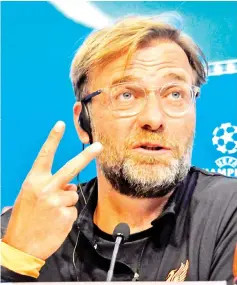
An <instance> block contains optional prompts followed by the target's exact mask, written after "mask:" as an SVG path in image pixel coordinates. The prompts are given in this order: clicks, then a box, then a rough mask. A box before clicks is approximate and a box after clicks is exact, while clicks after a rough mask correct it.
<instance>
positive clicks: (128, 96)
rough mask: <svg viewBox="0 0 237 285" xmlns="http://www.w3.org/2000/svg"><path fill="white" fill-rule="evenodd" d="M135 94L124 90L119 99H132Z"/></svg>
mask: <svg viewBox="0 0 237 285" xmlns="http://www.w3.org/2000/svg"><path fill="white" fill-rule="evenodd" d="M132 97H133V94H132V93H131V92H124V93H122V94H120V96H119V99H120V100H130V99H132Z"/></svg>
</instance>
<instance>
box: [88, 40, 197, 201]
mask: <svg viewBox="0 0 237 285" xmlns="http://www.w3.org/2000/svg"><path fill="white" fill-rule="evenodd" d="M125 61H126V56H121V57H120V58H118V59H116V60H114V61H113V62H111V63H109V64H108V65H107V66H106V67H105V68H103V69H102V70H101V69H99V68H97V69H95V70H93V73H92V74H91V77H92V81H91V85H90V91H95V90H98V89H101V88H103V87H107V86H110V85H111V84H112V82H114V81H117V80H118V79H121V78H122V77H124V76H127V75H132V76H133V78H134V77H135V78H136V79H135V80H136V83H138V84H139V85H141V86H142V87H143V88H145V89H147V90H150V89H152V87H153V86H163V85H165V84H168V83H171V82H175V83H181V84H182V83H183V82H184V81H185V83H187V84H189V85H190V86H191V85H192V84H193V83H194V73H193V71H192V68H191V66H190V64H189V62H188V58H187V56H186V54H185V53H184V51H183V50H182V49H181V48H180V47H179V46H178V45H177V44H175V43H172V42H158V41H156V42H154V43H153V44H152V45H150V46H148V47H144V48H142V49H139V50H137V51H136V52H135V54H134V55H133V57H132V60H131V62H130V64H129V66H128V67H127V69H126V71H125V74H124V66H125ZM175 75H178V76H179V77H183V78H184V79H183V80H180V79H178V76H175ZM109 102H110V99H109V95H108V94H106V93H102V94H100V95H99V96H97V97H95V98H93V101H92V104H91V117H92V118H91V120H92V129H93V141H99V142H101V143H102V144H103V146H104V150H103V152H102V154H101V155H100V156H99V158H98V161H97V163H98V166H99V168H100V169H101V170H102V173H103V174H104V175H105V177H106V178H107V179H108V180H109V182H110V183H111V184H112V186H113V187H114V188H115V189H117V190H118V191H119V192H121V193H123V194H126V195H129V196H133V197H147V198H148V197H161V196H164V195H166V194H167V193H168V192H169V191H171V190H172V189H173V188H174V185H176V184H177V183H178V182H179V181H181V180H183V178H184V177H185V176H186V175H187V172H188V170H189V167H190V160H191V150H192V144H193V137H194V128H195V104H193V105H191V106H190V108H189V110H188V111H187V113H185V114H184V115H182V116H181V117H171V116H169V115H167V114H166V113H165V112H164V110H163V109H162V106H161V104H160V101H159V98H158V95H157V94H156V93H155V92H154V91H150V92H149V94H148V99H147V102H146V104H145V106H144V108H143V109H142V110H141V111H140V113H138V114H137V115H135V116H128V117H120V116H118V115H117V113H116V112H113V111H111V109H110V108H109V104H110V103H109ZM151 147H152V148H151Z"/></svg>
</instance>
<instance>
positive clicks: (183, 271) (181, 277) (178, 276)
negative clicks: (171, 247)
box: [166, 260, 189, 282]
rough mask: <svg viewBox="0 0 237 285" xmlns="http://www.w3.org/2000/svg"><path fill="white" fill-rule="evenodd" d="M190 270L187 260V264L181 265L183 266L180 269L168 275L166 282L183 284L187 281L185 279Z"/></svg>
mask: <svg viewBox="0 0 237 285" xmlns="http://www.w3.org/2000/svg"><path fill="white" fill-rule="evenodd" d="M188 268H189V261H188V260H186V263H185V264H184V263H181V266H180V267H179V268H178V269H174V270H172V271H170V273H169V274H168V276H167V278H166V281H169V282H170V281H172V282H183V281H185V278H186V276H187V273H188Z"/></svg>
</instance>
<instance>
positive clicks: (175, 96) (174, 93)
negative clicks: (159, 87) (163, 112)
mask: <svg viewBox="0 0 237 285" xmlns="http://www.w3.org/2000/svg"><path fill="white" fill-rule="evenodd" d="M169 97H171V98H172V99H180V98H181V97H182V96H181V94H180V93H179V92H172V93H170V95H169Z"/></svg>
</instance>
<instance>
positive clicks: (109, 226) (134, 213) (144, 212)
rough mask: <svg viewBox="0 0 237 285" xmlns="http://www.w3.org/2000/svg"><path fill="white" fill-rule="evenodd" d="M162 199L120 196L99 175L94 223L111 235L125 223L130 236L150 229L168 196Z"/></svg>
mask: <svg viewBox="0 0 237 285" xmlns="http://www.w3.org/2000/svg"><path fill="white" fill-rule="evenodd" d="M171 194H172V192H171V193H169V194H168V195H166V196H165V197H162V198H133V197H129V196H126V195H122V194H120V193H119V192H118V191H116V190H115V189H113V187H112V186H111V184H110V183H109V182H108V181H107V180H106V179H105V177H104V176H103V175H102V174H101V173H100V174H99V175H98V203H97V207H96V210H95V213H94V218H93V220H94V223H95V224H96V225H97V226H98V227H99V228H100V229H101V230H102V231H104V232H106V233H108V234H112V233H113V230H114V228H115V226H116V225H117V224H119V223H121V222H124V223H127V224H128V225H129V227H130V230H131V234H132V233H136V232H141V231H143V230H146V229H148V228H150V227H151V222H152V221H153V220H154V219H155V218H157V217H158V216H159V215H160V214H161V212H162V211H163V208H164V206H165V204H166V203H167V201H168V199H169V197H170V195H171Z"/></svg>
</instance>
